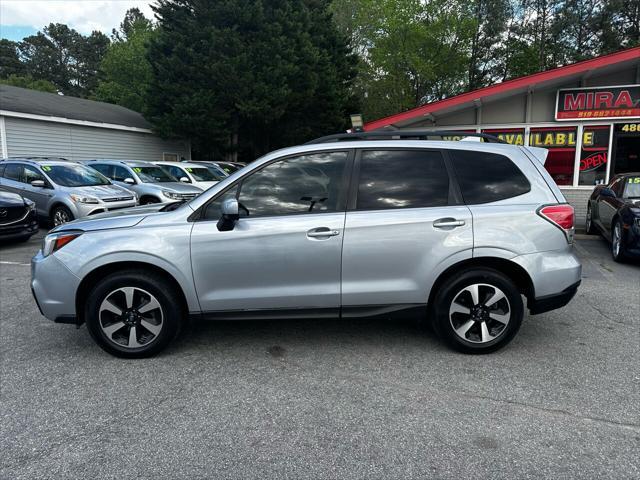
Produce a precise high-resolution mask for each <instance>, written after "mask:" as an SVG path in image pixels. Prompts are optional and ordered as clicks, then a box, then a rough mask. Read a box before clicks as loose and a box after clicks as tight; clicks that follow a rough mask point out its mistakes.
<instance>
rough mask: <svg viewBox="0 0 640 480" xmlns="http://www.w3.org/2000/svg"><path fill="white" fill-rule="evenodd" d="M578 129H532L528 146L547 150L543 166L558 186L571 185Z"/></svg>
mask: <svg viewBox="0 0 640 480" xmlns="http://www.w3.org/2000/svg"><path fill="white" fill-rule="evenodd" d="M577 133H578V127H548V128H532V129H531V135H530V137H529V145H530V146H532V147H542V148H546V149H548V150H549V155H548V156H547V161H546V162H545V164H544V166H545V168H546V169H547V171H548V172H549V174H550V175H551V177H553V180H554V181H555V182H556V183H557V184H558V185H573V169H574V163H575V158H576V137H577Z"/></svg>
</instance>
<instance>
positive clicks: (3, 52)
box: [0, 38, 25, 78]
mask: <svg viewBox="0 0 640 480" xmlns="http://www.w3.org/2000/svg"><path fill="white" fill-rule="evenodd" d="M24 71H25V67H24V64H23V63H22V62H21V61H20V57H19V56H18V43H17V42H12V41H11V40H7V39H6V38H3V39H0V78H7V77H9V76H10V75H22V74H23V73H24Z"/></svg>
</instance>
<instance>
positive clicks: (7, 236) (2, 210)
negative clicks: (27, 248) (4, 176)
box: [0, 164, 38, 242]
mask: <svg viewBox="0 0 640 480" xmlns="http://www.w3.org/2000/svg"><path fill="white" fill-rule="evenodd" d="M1 168H2V164H0V169H1ZM37 231H38V216H37V213H36V204H35V202H33V201H31V200H29V199H28V198H24V197H22V196H20V195H18V194H17V193H12V192H4V191H1V190H0V241H5V240H17V241H19V242H26V241H27V240H29V238H31V236H32V235H33V234H34V233H36V232H37Z"/></svg>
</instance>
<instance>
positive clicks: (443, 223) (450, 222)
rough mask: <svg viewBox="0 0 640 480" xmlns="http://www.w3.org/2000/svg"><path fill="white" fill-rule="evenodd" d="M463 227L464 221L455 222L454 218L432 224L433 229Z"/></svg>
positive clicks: (442, 219)
mask: <svg viewBox="0 0 640 480" xmlns="http://www.w3.org/2000/svg"><path fill="white" fill-rule="evenodd" d="M463 225H464V220H456V219H455V218H441V219H439V220H436V221H435V222H433V227H434V228H455V227H462V226H463Z"/></svg>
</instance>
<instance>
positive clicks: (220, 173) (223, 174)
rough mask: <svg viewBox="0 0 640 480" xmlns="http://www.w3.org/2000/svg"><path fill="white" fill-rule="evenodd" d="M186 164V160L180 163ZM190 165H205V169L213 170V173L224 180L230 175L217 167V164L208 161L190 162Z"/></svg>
mask: <svg viewBox="0 0 640 480" xmlns="http://www.w3.org/2000/svg"><path fill="white" fill-rule="evenodd" d="M185 162H187V160H182V161H181V162H180V163H185ZM191 163H195V164H197V165H206V166H207V168H209V169H211V170H213V172H214V173H215V174H216V175H217V176H219V177H221V178H225V177H228V176H229V175H231V174H230V173H229V172H227V171H226V170H225V169H224V168H222V167H221V166H220V165H218V163H217V162H211V161H208V160H192V161H191Z"/></svg>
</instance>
